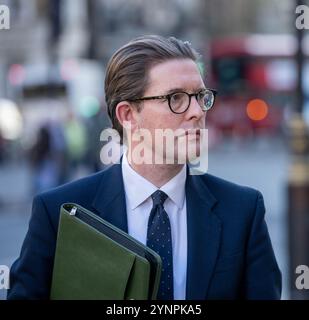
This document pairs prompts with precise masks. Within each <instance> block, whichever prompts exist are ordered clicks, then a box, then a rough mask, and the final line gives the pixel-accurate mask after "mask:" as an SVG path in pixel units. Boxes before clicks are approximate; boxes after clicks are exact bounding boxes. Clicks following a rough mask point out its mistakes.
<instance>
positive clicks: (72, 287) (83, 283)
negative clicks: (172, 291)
mask: <svg viewBox="0 0 309 320" xmlns="http://www.w3.org/2000/svg"><path fill="white" fill-rule="evenodd" d="M161 267H162V261H161V258H160V256H159V255H158V254H157V253H156V252H154V251H153V250H151V249H150V248H148V247H147V246H145V245H143V244H142V243H140V242H139V241H137V240H136V239H134V238H133V237H131V236H130V235H128V234H127V233H125V232H124V231H122V230H120V229H119V228H117V227H115V226H114V225H112V224H110V223H108V222H107V221H105V220H103V219H102V218H100V217H99V216H98V215H96V214H94V213H92V212H90V211H89V210H86V209H85V208H83V207H81V206H79V205H77V204H74V203H66V204H63V205H62V206H61V210H60V222H59V229H58V236H57V245H56V253H55V261H54V269H53V277H52V286H51V294H50V298H51V299H56V300H59V299H61V300H67V299H70V300H71V299H72V300H76V299H95V300H99V299H102V300H127V299H138V300H154V299H156V296H157V292H158V288H159V281H160V276H161Z"/></svg>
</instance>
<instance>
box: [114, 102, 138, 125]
mask: <svg viewBox="0 0 309 320" xmlns="http://www.w3.org/2000/svg"><path fill="white" fill-rule="evenodd" d="M115 112H116V117H117V119H118V121H119V122H120V124H121V125H122V127H124V126H125V122H127V123H130V126H131V129H132V130H133V131H134V130H135V129H136V128H137V127H138V122H137V110H136V108H135V107H134V106H133V105H132V104H131V103H129V102H128V101H121V102H119V103H118V104H117V106H116V110H115Z"/></svg>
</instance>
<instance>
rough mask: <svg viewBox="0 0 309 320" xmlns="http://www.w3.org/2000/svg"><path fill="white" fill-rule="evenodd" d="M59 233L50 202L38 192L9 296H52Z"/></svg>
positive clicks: (16, 263)
mask: <svg viewBox="0 0 309 320" xmlns="http://www.w3.org/2000/svg"><path fill="white" fill-rule="evenodd" d="M56 236H57V232H56V230H55V229H54V227H53V225H52V223H51V220H50V216H49V215H48V212H47V209H46V206H45V204H44V202H43V200H42V198H41V197H40V196H36V197H35V198H34V200H33V206H32V216H31V219H30V223H29V229H28V232H27V235H26V237H25V240H24V243H23V246H22V249H21V253H20V257H19V258H18V259H17V260H16V261H15V262H14V264H13V266H12V268H11V272H10V290H9V291H8V296H7V298H8V299H9V300H13V299H14V300H16V299H48V298H49V291H50V286H51V277H52V269H53V260H54V253H55V245H56Z"/></svg>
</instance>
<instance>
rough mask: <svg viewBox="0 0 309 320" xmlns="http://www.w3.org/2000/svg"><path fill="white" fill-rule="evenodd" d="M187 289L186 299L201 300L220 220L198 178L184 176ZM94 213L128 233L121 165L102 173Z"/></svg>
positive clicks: (216, 246) (216, 245) (216, 247)
mask: <svg viewBox="0 0 309 320" xmlns="http://www.w3.org/2000/svg"><path fill="white" fill-rule="evenodd" d="M186 202H187V230H188V259H187V288H186V298H187V299H188V300H194V299H197V300H199V299H205V298H206V296H207V290H208V286H209V283H210V280H211V276H212V272H213V269H214V266H215V262H216V259H217V255H218V251H219V245H220V236H221V221H220V219H219V218H218V217H217V216H216V215H215V213H214V212H212V208H213V206H214V205H215V203H216V199H215V198H214V196H213V195H212V194H211V193H210V191H209V189H208V188H207V187H206V185H205V183H204V182H203V181H202V179H201V177H199V176H192V175H189V174H188V175H187V180H186ZM92 206H93V208H94V209H95V210H96V211H97V213H98V214H99V215H100V216H101V217H102V218H103V219H105V220H107V221H108V222H110V223H112V224H113V225H115V226H116V227H118V228H120V229H122V230H123V231H125V232H128V223H127V211H126V201H125V193H124V185H123V178H122V170H121V165H117V164H116V165H113V166H111V167H110V168H109V169H107V170H105V171H104V172H102V179H101V183H100V185H99V187H98V190H97V193H96V196H95V198H94V201H93V203H92Z"/></svg>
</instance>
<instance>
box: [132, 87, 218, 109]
mask: <svg viewBox="0 0 309 320" xmlns="http://www.w3.org/2000/svg"><path fill="white" fill-rule="evenodd" d="M216 94H217V91H216V90H213V89H204V90H201V91H199V92H197V93H187V92H174V93H170V94H167V95H164V96H153V97H143V98H138V99H130V101H143V100H157V99H165V100H167V101H168V106H169V108H170V109H171V111H172V112H173V113H177V114H180V113H184V112H186V111H187V110H188V109H189V107H190V103H191V98H192V97H195V99H196V101H197V102H198V104H199V105H200V107H201V109H202V110H203V111H208V110H209V109H211V108H212V107H213V105H214V103H215V98H216Z"/></svg>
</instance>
